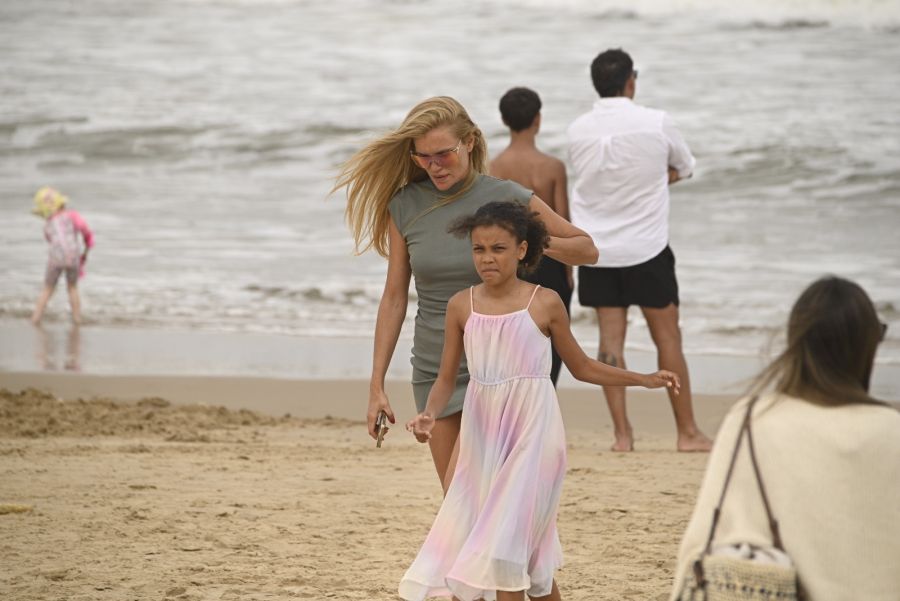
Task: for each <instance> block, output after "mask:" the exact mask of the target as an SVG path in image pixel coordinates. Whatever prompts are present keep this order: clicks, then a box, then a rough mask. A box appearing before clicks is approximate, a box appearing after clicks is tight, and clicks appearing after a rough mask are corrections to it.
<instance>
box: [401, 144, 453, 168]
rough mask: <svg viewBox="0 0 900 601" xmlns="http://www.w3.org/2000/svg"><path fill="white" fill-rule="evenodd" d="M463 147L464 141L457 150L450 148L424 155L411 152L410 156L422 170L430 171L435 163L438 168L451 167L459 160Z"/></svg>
mask: <svg viewBox="0 0 900 601" xmlns="http://www.w3.org/2000/svg"><path fill="white" fill-rule="evenodd" d="M461 146H462V140H460V141H459V144H457V145H456V148H448V149H447V150H440V151H438V152H435V153H432V154H424V153H422V152H416V151H415V150H410V151H409V154H410V156H411V157H412V160H413V161H415V162H416V164H417V165H418V166H419V167H421V168H422V169H428V168H429V167H430V166H431V164H432V163H435V164H436V165H437V166H438V167H450V166H451V165H453V164H454V162H455V161H456V160H458V159H459V148H460V147H461Z"/></svg>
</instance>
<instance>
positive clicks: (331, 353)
mask: <svg viewBox="0 0 900 601" xmlns="http://www.w3.org/2000/svg"><path fill="white" fill-rule="evenodd" d="M411 344H412V342H411V340H407V339H404V338H401V339H400V341H399V342H398V344H397V348H396V351H395V352H394V356H393V358H392V360H391V363H390V366H389V368H388V372H387V379H388V380H391V381H396V382H407V383H408V382H409V380H410V377H411V372H412V369H411V366H410V363H409V355H410V347H411ZM596 344H597V341H596V340H592V341H586V342H584V341H583V342H582V348H584V351H585V352H586V353H587V354H588V355H589V356H593V355H594V354H595V353H596V351H597V346H596ZM625 354H626V359H627V361H628V366H629V368H630V369H633V370H635V371H639V372H652V371H655V370H656V369H657V367H656V354H655V353H654V352H650V351H645V350H635V349H633V348H629V347H627V346H626V351H625ZM686 357H687V360H688V366H689V369H690V377H691V387H692V390H693V392H694V394H695V395H731V396H733V397H735V398H736V397H738V396H740V395H741V394H742V393H743V391H744V390H745V389H746V388H747V385H748V383H749V382H750V380H751V379H752V378H753V377H754V376H755V375H756V374H757V373H758V372H759V371H760V370H761V369H762V367H763V366H764V364H765V360H764V358H763V357H761V356H759V355H723V354H718V355H716V354H701V353H691V352H686ZM371 360H372V338H371V335H370V334H368V333H363V332H361V333H360V334H359V335H358V336H355V337H337V336H309V337H300V336H288V335H283V334H259V333H233V332H208V331H197V330H159V329H146V328H130V327H105V326H94V325H90V326H81V327H77V328H76V327H73V326H70V325H68V324H60V323H54V324H47V325H45V326H41V327H34V326H32V325H31V324H30V323H28V322H26V321H9V320H0V374H4V373H16V374H24V373H32V374H34V375H35V377H41V376H42V375H51V374H82V375H88V376H97V377H100V376H105V377H110V378H119V377H138V376H146V377H153V378H156V379H159V378H165V377H172V378H184V377H225V378H227V377H236V378H245V379H250V378H257V379H259V380H260V381H262V380H296V381H307V380H309V381H365V380H368V377H369V370H370V368H371ZM569 388H572V389H580V390H594V391H597V390H598V387H596V386H594V385H592V384H586V383H583V382H579V381H577V380H575V379H574V378H573V377H572V375H571V374H570V373H569V372H568V370H567V369H565V368H563V370H562V372H561V373H560V378H559V389H560V390H566V389H569ZM871 392H872V394H873V395H874V396H875V397H877V398H880V399H882V400H886V401H889V402H898V401H900V364H893V363H888V362H879V361H878V360H877V357H876V363H875V369H874V372H873V374H872V383H871Z"/></svg>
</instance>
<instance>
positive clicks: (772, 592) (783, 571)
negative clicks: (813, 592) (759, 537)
mask: <svg viewBox="0 0 900 601" xmlns="http://www.w3.org/2000/svg"><path fill="white" fill-rule="evenodd" d="M756 399H757V397H753V399H751V400H750V403H748V405H747V413H746V415H745V416H744V423H743V425H742V426H741V430H740V432H739V433H738V438H737V442H736V443H735V445H734V452H733V453H732V455H731V464H730V465H729V466H728V473H727V474H726V476H725V484H724V485H723V486H722V494H721V496H720V497H719V503H718V505H716V509H715V511H714V512H713V519H712V526H711V527H710V530H709V537H708V538H707V540H706V548H705V549H704V550H703V553H702V554H701V555H700V558H699V559H697V560H696V561H695V562H694V563H693V566H692V568H693V569H692V572H693V573H692V574H691V575H689V576H688V577H687V579H686V581H685V585H684V588H683V589H682V591H681V596H680V597H679V600H680V601H794V600H802V599H803V598H804V597H803V595H802V592H801V591H800V587H799V585H798V582H797V570H796V569H795V568H794V564H793V562H792V561H791V559H790V557H788V555H787V553H785V550H784V546H783V545H782V543H781V535H780V534H779V532H778V521H777V520H776V519H775V517H774V516H773V515H772V508H771V507H770V506H769V499H768V497H767V495H766V488H765V486H763V481H762V475H761V474H760V471H759V465H758V464H757V461H756V451H755V450H754V448H753V435H752V433H751V431H750V414H751V412H752V411H753V405H754V404H755V403H756ZM745 434H746V436H747V444H748V445H749V449H750V459H751V461H752V463H753V472H754V474H755V475H756V482H757V484H758V485H759V492H760V495H761V496H762V501H763V505H764V506H765V508H766V516H768V520H769V530H770V531H771V533H772V546H771V547H758V546H756V545H750V544H749V543H739V544H732V545H718V546H716V547H713V538H714V537H715V534H716V527H717V526H718V523H719V516H720V515H721V513H722V503H723V502H724V501H725V493H726V492H727V491H728V483H729V482H730V481H731V474H732V472H733V471H734V464H735V461H736V460H737V455H738V451H739V450H740V448H741V442H742V441H743V439H744V435H745Z"/></svg>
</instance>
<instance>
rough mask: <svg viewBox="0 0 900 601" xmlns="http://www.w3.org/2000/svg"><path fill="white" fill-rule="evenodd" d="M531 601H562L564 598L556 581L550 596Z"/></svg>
mask: <svg viewBox="0 0 900 601" xmlns="http://www.w3.org/2000/svg"><path fill="white" fill-rule="evenodd" d="M529 599H531V601H562V596H560V594H559V587H558V586H556V580H554V581H553V588H552V589H550V594H549V595H544V596H543V597H529Z"/></svg>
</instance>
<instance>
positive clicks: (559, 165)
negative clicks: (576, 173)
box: [541, 152, 566, 173]
mask: <svg viewBox="0 0 900 601" xmlns="http://www.w3.org/2000/svg"><path fill="white" fill-rule="evenodd" d="M541 156H542V157H543V161H544V165H545V167H546V168H547V169H552V170H553V171H554V172H559V171H562V172H563V173H565V172H566V164H565V163H563V162H562V161H561V160H559V159H558V158H556V157H555V156H553V155H550V154H547V153H546V152H542V153H541Z"/></svg>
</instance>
